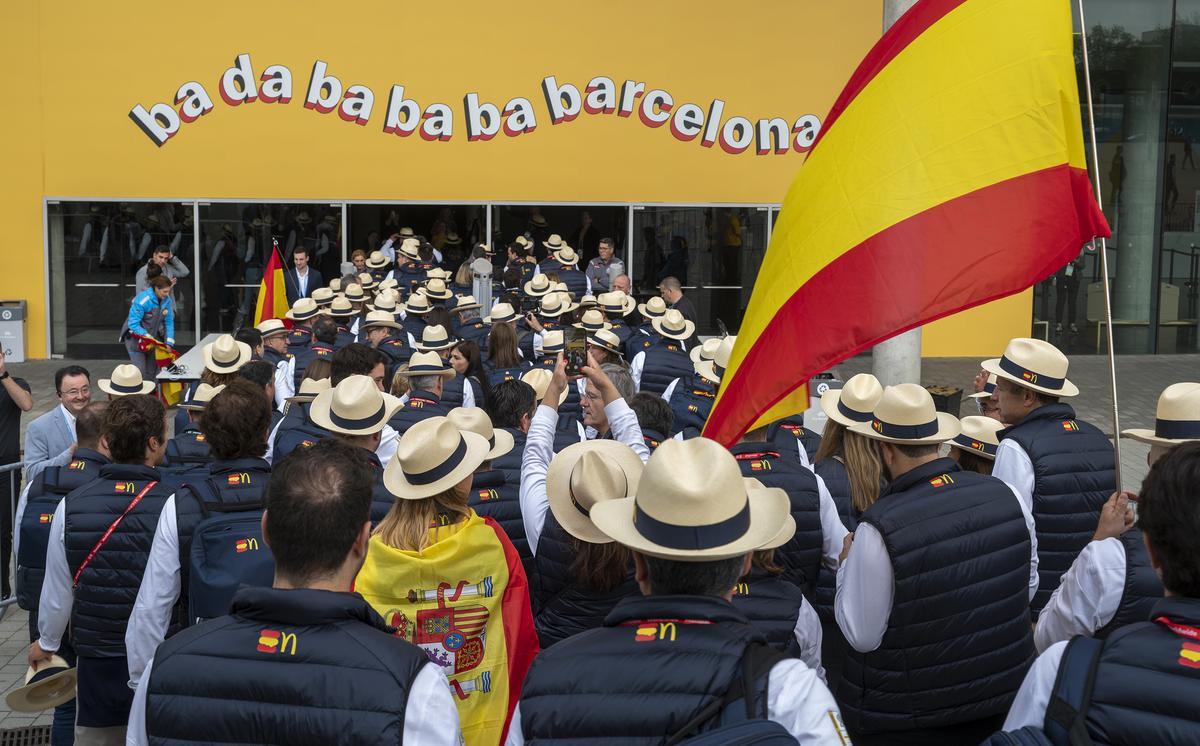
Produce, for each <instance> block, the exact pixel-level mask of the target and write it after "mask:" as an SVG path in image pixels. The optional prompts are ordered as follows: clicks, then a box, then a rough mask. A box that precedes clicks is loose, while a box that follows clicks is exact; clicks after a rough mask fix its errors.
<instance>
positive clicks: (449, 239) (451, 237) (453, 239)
mask: <svg viewBox="0 0 1200 746" xmlns="http://www.w3.org/2000/svg"><path fill="white" fill-rule="evenodd" d="M461 243H462V238H460V237H459V235H458V234H457V233H455V232H454V231H451V232H449V233H447V234H446V245H447V246H458V245H459V244H461Z"/></svg>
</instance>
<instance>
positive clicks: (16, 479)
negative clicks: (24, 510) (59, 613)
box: [0, 461, 25, 609]
mask: <svg viewBox="0 0 1200 746" xmlns="http://www.w3.org/2000/svg"><path fill="white" fill-rule="evenodd" d="M24 466H25V465H24V464H23V463H22V462H20V461H16V462H14V463H11V464H4V465H3V466H0V479H4V478H7V479H8V493H9V494H8V516H9V519H10V520H9V525H10V526H11V527H12V532H13V533H16V532H17V531H20V530H21V527H20V526H18V525H17V502H18V500H19V499H20V496H21V481H22V479H21V477H22V472H21V469H22V467H24ZM5 472H7V474H5ZM12 546H13V542H12V537H11V536H10V537H9V542H8V551H9V553H10V555H11V553H12ZM16 568H17V558H16V556H15V555H12V556H10V558H9V567H8V573H9V581H10V584H11V586H10V589H9V595H8V596H6V597H4V598H2V599H0V609H6V608H7V607H8V606H11V605H12V604H15V603H16V602H17V580H16Z"/></svg>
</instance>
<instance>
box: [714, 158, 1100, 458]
mask: <svg viewBox="0 0 1200 746" xmlns="http://www.w3.org/2000/svg"><path fill="white" fill-rule="evenodd" d="M1064 182H1065V183H1064ZM1073 215H1075V216H1079V218H1078V222H1072V221H1071V216H1073ZM1089 216H1090V217H1091V219H1092V220H1093V221H1094V224H1088V221H1087V218H1088V217H1089ZM1018 218H1019V219H1018ZM1103 225H1104V221H1103V216H1102V215H1101V214H1100V212H1099V210H1098V209H1097V208H1096V206H1095V203H1094V202H1093V201H1092V196H1091V187H1090V183H1089V181H1088V174H1087V172H1086V171H1083V170H1081V169H1077V168H1073V167H1071V166H1069V165H1067V164H1062V165H1060V166H1054V167H1051V168H1048V169H1044V170H1042V171H1035V172H1033V173H1029V174H1024V175H1022V176H1018V177H1016V178H1013V179H1008V180H1006V181H1002V182H999V183H996V184H992V185H989V186H987V187H985V188H983V189H979V190H977V191H975V192H972V193H970V194H966V195H963V196H962V197H958V198H956V199H953V200H950V201H948V202H945V203H942V204H940V205H937V206H936V207H933V208H930V209H929V210H926V211H925V212H922V213H919V214H917V215H914V216H913V217H911V218H908V219H907V220H904V221H901V222H900V223H897V224H895V225H893V226H891V227H889V228H887V229H886V230H884V231H881V232H879V233H877V234H875V235H874V236H872V237H871V238H869V239H867V240H866V241H864V242H863V243H861V244H859V245H858V246H856V247H854V248H853V249H851V250H849V251H847V252H846V253H844V254H842V255H841V256H839V257H838V258H837V259H835V260H834V261H833V262H832V263H830V264H829V265H827V266H825V267H824V268H822V269H821V271H820V272H818V273H817V274H816V275H814V276H813V277H812V278H811V279H810V280H809V281H808V282H806V283H805V284H804V285H803V286H802V287H800V288H799V289H798V290H797V291H796V292H795V293H793V294H792V296H791V297H790V298H789V299H788V300H787V302H785V303H784V304H783V305H782V306H781V307H780V309H779V312H778V313H776V314H775V316H774V318H773V319H772V320H771V322H770V324H768V325H767V327H766V328H765V329H764V330H763V332H762V335H761V336H760V338H759V340H758V342H757V343H756V344H755V345H754V347H753V348H751V350H750V351H749V353H748V354H747V356H746V359H745V360H743V361H742V363H741V364H740V365H739V366H738V369H737V371H736V372H735V373H734V375H733V376H732V377H730V379H729V380H727V381H726V382H725V383H724V386H725V391H724V392H722V398H721V399H720V400H719V401H718V402H717V405H716V406H715V407H714V408H713V411H712V413H711V414H710V415H709V419H708V424H707V425H706V427H705V436H706V437H711V438H714V439H716V440H718V441H721V442H723V443H732V442H736V441H737V439H738V438H739V437H740V436H741V435H742V433H741V432H733V430H735V429H737V427H738V425H737V424H736V422H735V421H734V419H735V412H736V410H737V409H739V408H742V409H743V413H744V411H745V410H749V411H751V412H753V413H754V417H740V418H736V419H737V420H744V421H745V422H747V423H749V422H753V421H754V420H755V419H756V418H757V417H758V416H760V415H762V414H763V413H765V412H767V411H768V410H769V409H770V408H771V407H772V406H774V405H775V403H776V402H778V401H779V400H781V399H782V398H783V397H785V396H787V394H788V393H789V392H791V391H792V390H793V389H794V388H796V384H797V382H804V381H807V380H808V379H809V378H811V377H812V376H814V375H816V374H817V373H820V372H821V371H823V370H826V369H828V368H830V367H832V366H833V365H836V364H837V363H839V362H841V361H842V360H845V359H846V358H848V357H851V356H853V355H856V354H858V353H859V352H861V351H862V350H865V349H867V348H868V347H871V346H872V345H875V344H877V343H879V342H881V341H883V340H884V339H887V338H889V337H891V336H893V335H894V334H897V333H899V332H903V331H907V330H908V329H911V328H913V327H916V326H920V325H921V324H927V323H929V322H931V321H934V320H936V319H939V318H941V317H943V316H948V315H950V314H953V313H957V312H958V311H961V310H963V309H964V308H969V307H971V306H975V305H979V304H981V303H986V302H989V301H993V300H996V299H997V298H1002V297H1004V296H1007V295H1011V294H1013V293H1015V292H1019V291H1020V289H1022V288H1026V287H1029V286H1030V285H1033V284H1035V283H1037V282H1040V281H1041V280H1043V279H1045V278H1046V277H1049V276H1050V275H1051V274H1053V272H1054V271H1055V270H1056V269H1057V268H1059V267H1061V266H1062V265H1064V264H1066V262H1068V261H1069V260H1071V259H1073V258H1074V257H1075V256H1076V255H1077V254H1078V253H1079V247H1080V246H1082V245H1083V244H1084V243H1085V242H1086V241H1088V240H1090V239H1091V237H1092V236H1093V235H1098V234H1100V233H1101V232H1103V233H1107V231H1106V230H1103V229H1102V228H1100V227H1101V226H1103ZM1026 245H1038V246H1054V247H1056V248H1055V249H1054V250H1052V251H1046V252H1045V253H1043V254H1040V255H1037V256H1027V255H1026V254H1019V253H1014V248H1017V247H1021V246H1026ZM914 246H924V247H928V248H929V251H925V252H914V251H912V250H911V248H912V247H914ZM934 249H937V250H934ZM847 308H853V309H855V312H854V313H852V314H847V313H844V309H847ZM905 311H908V312H909V314H910V315H908V316H907V317H906V316H904V315H903V314H904V313H905ZM848 339H860V340H865V341H863V342H861V343H860V344H858V345H857V346H855V347H852V348H847V347H845V343H846V340H848ZM806 349H808V350H816V351H819V352H820V353H821V354H819V355H813V356H811V357H810V356H809V355H808V354H807V353H806V354H803V355H795V356H793V358H794V359H796V360H802V361H804V362H805V363H807V368H806V369H804V370H798V369H794V368H789V367H787V366H780V365H778V360H777V357H778V354H779V350H797V351H804V350H806Z"/></svg>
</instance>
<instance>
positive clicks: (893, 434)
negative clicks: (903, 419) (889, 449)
mask: <svg viewBox="0 0 1200 746" xmlns="http://www.w3.org/2000/svg"><path fill="white" fill-rule="evenodd" d="M871 429H872V430H874V431H875V432H877V433H879V434H880V435H882V436H884V437H885V438H896V439H898V440H920V439H921V438H928V437H930V436H933V435H937V431H938V421H937V419H934V420H933V421H932V422H926V423H923V424H921V425H894V424H892V423H890V422H883V421H881V420H880V419H879V418H877V417H873V418H872V419H871Z"/></svg>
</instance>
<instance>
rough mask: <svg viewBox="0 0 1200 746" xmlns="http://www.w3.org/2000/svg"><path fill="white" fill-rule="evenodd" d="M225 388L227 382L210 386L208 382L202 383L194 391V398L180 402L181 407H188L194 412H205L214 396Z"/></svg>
mask: <svg viewBox="0 0 1200 746" xmlns="http://www.w3.org/2000/svg"><path fill="white" fill-rule="evenodd" d="M224 390H225V384H221V385H220V386H210V385H208V384H207V383H201V384H200V385H199V386H197V387H196V390H195V391H193V392H192V398H191V399H188V400H187V401H181V402H179V408H180V409H186V410H189V411H192V412H203V411H204V410H205V409H207V408H208V403H209V402H210V401H212V399H213V397H214V396H216V395H217V394H219V393H221V392H222V391H224Z"/></svg>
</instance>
